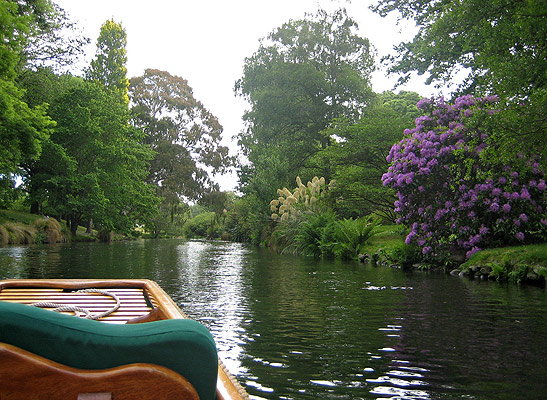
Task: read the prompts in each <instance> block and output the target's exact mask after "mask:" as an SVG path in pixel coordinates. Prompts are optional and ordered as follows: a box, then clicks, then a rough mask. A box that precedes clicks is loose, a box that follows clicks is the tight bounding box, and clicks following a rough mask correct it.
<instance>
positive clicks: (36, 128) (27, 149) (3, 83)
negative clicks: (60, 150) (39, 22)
mask: <svg viewBox="0 0 547 400" xmlns="http://www.w3.org/2000/svg"><path fill="white" fill-rule="evenodd" d="M17 11H18V9H17V3H16V2H11V1H0V25H1V26H2V29H1V30H0V43H1V44H0V60H1V62H0V181H2V187H3V188H8V191H9V190H11V189H12V187H13V186H12V184H11V182H12V181H13V174H16V173H17V172H18V168H19V164H20V163H22V162H26V161H30V160H33V159H36V158H37V157H38V156H39V154H40V151H41V142H42V141H43V140H45V139H46V138H47V136H48V134H49V131H50V129H51V127H52V126H53V122H52V121H51V119H49V118H48V117H47V116H46V113H45V107H43V106H38V107H34V108H31V107H29V106H28V105H27V104H26V103H25V102H24V101H23V95H24V93H23V91H22V90H21V89H20V88H19V87H18V85H17V83H16V77H17V68H18V65H19V63H20V61H21V54H22V51H23V49H24V45H25V43H26V37H27V35H28V29H29V28H28V24H29V23H30V22H29V21H30V17H29V16H25V15H19V14H18V12H17ZM5 195H6V192H5V191H4V190H0V196H2V197H4V196H5Z"/></svg>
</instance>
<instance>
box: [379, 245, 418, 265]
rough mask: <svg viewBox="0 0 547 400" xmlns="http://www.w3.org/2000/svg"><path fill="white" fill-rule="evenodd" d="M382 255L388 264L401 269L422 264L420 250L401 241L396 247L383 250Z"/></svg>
mask: <svg viewBox="0 0 547 400" xmlns="http://www.w3.org/2000/svg"><path fill="white" fill-rule="evenodd" d="M383 255H384V257H385V258H386V260H388V261H389V262H390V263H393V264H395V265H399V266H401V267H402V268H410V267H411V266H413V265H415V264H420V263H421V262H423V255H422V251H421V249H420V248H419V247H418V246H416V245H413V244H405V243H404V242H403V241H402V240H401V242H400V243H398V244H397V245H396V246H394V247H391V248H389V249H387V250H385V251H384V252H383Z"/></svg>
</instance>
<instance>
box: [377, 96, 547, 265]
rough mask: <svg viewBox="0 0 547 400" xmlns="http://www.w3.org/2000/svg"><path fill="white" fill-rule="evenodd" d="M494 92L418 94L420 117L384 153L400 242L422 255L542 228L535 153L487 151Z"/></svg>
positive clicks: (525, 236) (538, 232) (541, 181)
mask: <svg viewBox="0 0 547 400" xmlns="http://www.w3.org/2000/svg"><path fill="white" fill-rule="evenodd" d="M496 103H497V98H496V97H495V96H491V97H486V98H474V97H472V96H464V97H460V98H458V99H456V101H455V103H454V104H447V103H445V102H444V100H443V99H442V98H441V99H423V100H421V101H420V102H419V103H418V105H417V106H418V108H419V109H420V110H422V111H423V112H424V113H425V115H424V116H422V117H419V118H417V119H416V123H415V124H416V127H415V128H414V129H411V130H410V129H407V130H405V134H404V138H403V139H402V140H401V141H400V142H399V143H397V144H395V145H394V146H393V147H392V148H391V151H390V153H389V156H388V158H387V160H388V162H389V163H390V167H389V169H388V172H387V173H385V174H384V175H383V177H382V181H383V184H384V186H388V187H391V188H393V189H395V190H396V192H397V197H398V200H397V201H395V212H396V213H397V215H398V221H397V222H398V223H401V224H404V225H406V226H408V227H409V228H410V233H409V234H408V236H407V237H406V243H407V244H410V243H415V244H417V245H418V246H420V247H421V249H422V253H423V254H431V255H437V254H441V253H443V252H446V251H451V252H454V251H462V252H464V253H466V255H467V257H470V256H471V255H472V254H473V253H475V252H476V251H478V250H480V249H481V248H484V247H488V246H495V245H503V244H510V243H523V242H525V241H529V240H534V239H537V238H540V237H543V238H545V235H546V233H547V214H546V209H547V204H546V183H545V176H544V173H543V171H541V169H540V166H539V163H538V162H537V159H526V158H525V157H524V156H522V155H521V156H520V157H515V161H514V163H513V164H512V165H503V164H501V163H500V161H496V160H499V158H497V157H492V154H495V147H494V145H493V144H492V143H491V142H490V141H489V133H488V129H487V126H488V125H487V124H486V123H485V121H486V120H487V119H488V118H489V116H490V115H492V114H494V113H495V107H496Z"/></svg>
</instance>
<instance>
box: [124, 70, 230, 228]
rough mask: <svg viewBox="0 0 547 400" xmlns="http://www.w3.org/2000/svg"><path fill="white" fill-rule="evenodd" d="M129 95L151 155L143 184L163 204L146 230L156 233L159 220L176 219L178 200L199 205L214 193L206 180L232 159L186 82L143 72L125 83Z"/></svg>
mask: <svg viewBox="0 0 547 400" xmlns="http://www.w3.org/2000/svg"><path fill="white" fill-rule="evenodd" d="M129 93H130V97H131V102H132V104H133V107H132V110H131V112H132V118H131V122H132V124H133V125H134V126H136V127H138V128H139V129H142V131H143V132H144V134H145V136H144V138H143V141H144V143H145V144H146V145H148V146H150V148H151V149H152V150H153V151H154V158H153V159H152V160H151V162H150V165H149V167H148V173H147V177H146V181H147V183H149V184H150V185H152V186H153V187H154V188H155V190H156V193H157V195H158V196H160V197H161V198H162V199H163V200H162V204H161V207H160V213H161V214H162V215H160V216H158V217H157V218H156V219H155V221H156V222H157V223H156V222H155V223H154V224H152V225H151V226H149V227H148V229H150V230H152V231H155V232H158V231H162V230H164V228H162V226H163V224H162V221H164V222H165V221H168V220H169V219H172V220H174V217H175V216H177V215H178V216H179V218H178V220H179V221H180V220H181V218H180V215H181V214H180V213H179V210H180V209H181V199H184V200H186V201H187V200H199V199H200V198H201V197H202V196H203V195H204V194H207V193H210V192H214V191H215V190H217V189H218V188H217V185H216V184H215V183H214V182H213V180H212V179H211V176H212V174H216V173H222V172H224V171H225V170H226V168H227V167H228V166H230V165H231V163H232V160H231V158H230V157H229V156H228V148H227V147H225V146H222V145H221V144H220V141H221V139H222V137H221V134H222V126H221V125H220V123H219V122H218V120H217V118H216V117H215V116H214V115H212V114H211V113H210V112H209V111H208V110H207V109H206V108H205V107H204V106H203V104H201V103H200V102H199V101H198V100H196V99H195V98H194V96H193V94H192V88H190V86H188V82H187V81H186V80H184V79H182V78H180V77H177V76H172V75H170V74H169V73H168V72H165V71H159V70H153V69H147V70H146V71H145V73H144V75H143V76H140V77H136V78H132V79H131V85H130V91H129ZM158 224H160V225H161V226H160V225H158Z"/></svg>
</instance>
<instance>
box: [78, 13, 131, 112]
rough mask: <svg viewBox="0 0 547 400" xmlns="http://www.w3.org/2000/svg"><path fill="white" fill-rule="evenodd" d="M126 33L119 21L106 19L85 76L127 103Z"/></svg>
mask: <svg viewBox="0 0 547 400" xmlns="http://www.w3.org/2000/svg"><path fill="white" fill-rule="evenodd" d="M126 46H127V35H126V33H125V29H124V28H123V27H122V25H121V24H120V23H117V22H114V21H113V20H108V21H106V22H105V23H104V24H103V26H102V27H101V32H100V34H99V38H98V39H97V53H96V55H95V58H94V59H93V60H92V61H91V65H90V67H89V69H88V70H87V73H86V77H87V79H90V80H95V81H98V82H101V83H102V84H103V85H104V86H105V87H106V88H107V89H108V90H110V91H111V92H113V93H115V94H116V95H117V96H119V98H120V100H121V101H122V102H123V103H124V104H129V97H128V94H127V91H128V88H129V79H128V78H127V67H126V63H127V52H126V49H125V48H126Z"/></svg>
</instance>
